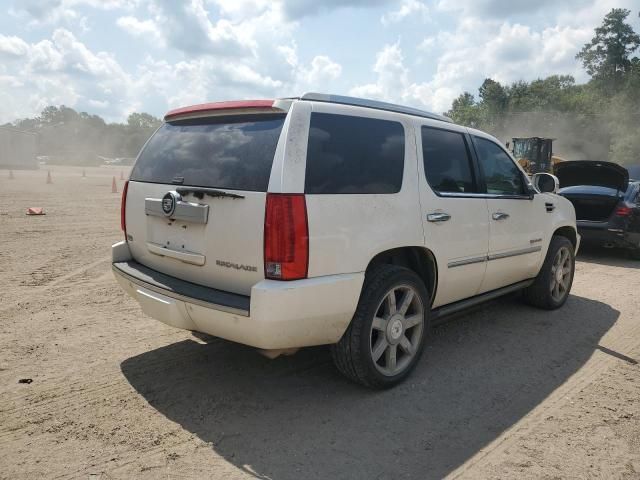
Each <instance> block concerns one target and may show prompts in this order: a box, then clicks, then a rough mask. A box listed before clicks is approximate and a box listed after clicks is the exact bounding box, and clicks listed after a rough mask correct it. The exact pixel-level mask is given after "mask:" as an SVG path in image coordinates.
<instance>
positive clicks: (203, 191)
mask: <svg viewBox="0 0 640 480" xmlns="http://www.w3.org/2000/svg"><path fill="white" fill-rule="evenodd" d="M176 192H178V193H179V194H180V195H185V194H187V193H192V194H193V195H194V196H195V197H196V198H197V199H200V200H202V199H203V198H204V196H205V195H207V196H209V197H214V198H222V197H225V198H234V199H235V198H244V195H238V194H237V193H230V192H225V191H224V190H218V189H216V188H207V187H178V188H176Z"/></svg>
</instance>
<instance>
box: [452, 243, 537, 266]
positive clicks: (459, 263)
mask: <svg viewBox="0 0 640 480" xmlns="http://www.w3.org/2000/svg"><path fill="white" fill-rule="evenodd" d="M540 250H542V247H541V246H536V247H529V248H522V249H520V250H512V251H510V252H503V253H494V254H493V255H485V256H483V257H472V258H465V259H464V260H456V261H453V262H449V263H448V264H447V268H455V267H462V266H464V265H472V264H474V263H482V262H487V261H491V260H500V259H501V258H509V257H517V256H519V255H527V254H528V253H535V252H539V251H540Z"/></svg>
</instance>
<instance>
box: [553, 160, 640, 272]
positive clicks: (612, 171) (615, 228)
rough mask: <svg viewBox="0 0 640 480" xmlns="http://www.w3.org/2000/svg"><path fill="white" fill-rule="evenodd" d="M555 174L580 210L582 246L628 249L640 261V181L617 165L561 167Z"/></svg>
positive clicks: (578, 162)
mask: <svg viewBox="0 0 640 480" xmlns="http://www.w3.org/2000/svg"><path fill="white" fill-rule="evenodd" d="M554 174H555V175H556V177H558V180H559V181H560V190H559V191H558V193H559V194H560V195H562V196H563V197H565V198H567V199H568V200H569V201H571V203H572V204H573V206H574V208H575V210H576V219H577V224H578V233H579V234H580V235H581V237H582V242H584V243H585V244H588V243H591V244H596V245H602V246H605V247H619V248H625V249H627V250H628V251H629V253H630V254H631V256H632V257H633V258H635V259H637V260H640V181H639V180H630V179H629V172H628V171H627V169H626V168H624V167H622V166H620V165H618V164H616V163H611V162H598V161H590V160H576V161H569V162H561V163H558V164H556V166H555V168H554Z"/></svg>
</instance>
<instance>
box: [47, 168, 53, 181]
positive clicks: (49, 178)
mask: <svg viewBox="0 0 640 480" xmlns="http://www.w3.org/2000/svg"><path fill="white" fill-rule="evenodd" d="M47 183H53V180H51V170H47Z"/></svg>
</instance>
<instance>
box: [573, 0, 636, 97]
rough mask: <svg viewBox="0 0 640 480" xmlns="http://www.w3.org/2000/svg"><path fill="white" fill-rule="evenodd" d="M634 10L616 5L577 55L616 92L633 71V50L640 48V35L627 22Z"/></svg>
mask: <svg viewBox="0 0 640 480" xmlns="http://www.w3.org/2000/svg"><path fill="white" fill-rule="evenodd" d="M630 13H631V11H630V10H627V9H624V8H613V9H611V11H610V12H609V13H608V14H607V15H606V16H605V17H604V20H603V22H602V25H601V26H599V27H598V28H596V30H595V36H594V37H593V38H592V39H591V41H590V42H589V43H587V44H585V45H584V47H582V50H580V52H579V53H578V54H577V55H576V58H577V59H578V60H581V61H582V65H583V66H584V68H585V70H586V71H587V73H588V74H589V75H591V76H592V77H593V78H594V79H596V80H598V81H600V82H601V83H602V84H603V86H605V87H606V88H605V89H606V90H607V91H608V92H615V90H616V88H617V87H619V86H620V83H621V81H622V79H623V78H624V76H625V74H626V73H628V72H629V71H630V70H631V67H632V65H633V64H634V60H635V58H631V55H632V54H633V52H635V51H636V50H637V49H638V47H640V35H638V34H637V33H635V32H634V31H633V28H632V27H631V25H629V24H628V23H626V22H625V20H626V18H627V17H628V16H629V14H630Z"/></svg>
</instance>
